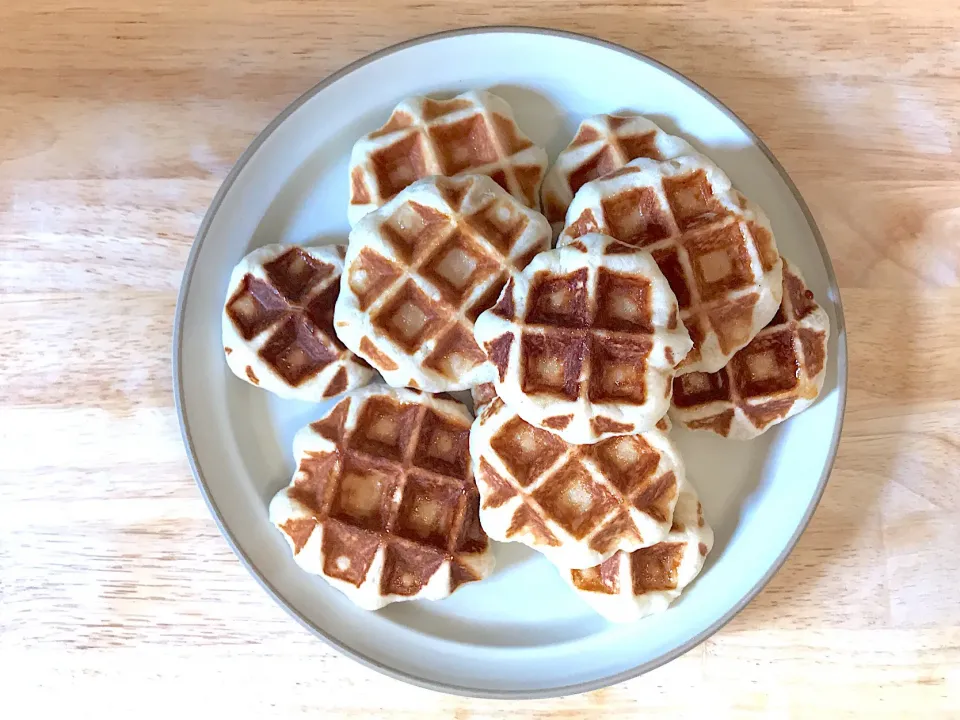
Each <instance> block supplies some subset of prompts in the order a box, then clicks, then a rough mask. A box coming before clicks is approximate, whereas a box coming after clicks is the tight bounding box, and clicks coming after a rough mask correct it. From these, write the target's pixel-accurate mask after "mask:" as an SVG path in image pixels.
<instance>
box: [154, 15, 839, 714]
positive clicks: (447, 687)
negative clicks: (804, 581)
mask: <svg viewBox="0 0 960 720" xmlns="http://www.w3.org/2000/svg"><path fill="white" fill-rule="evenodd" d="M497 33H514V34H520V35H550V36H554V37H559V38H562V39H566V40H573V41H576V42H582V43H587V44H590V45H595V46H599V47H602V48H604V49H607V50H611V51H613V52H617V53H620V54H623V55H627V56H628V57H630V58H632V59H634V60H639V61H640V62H644V63H647V64H649V65H651V66H653V67H655V68H657V69H658V70H660V71H662V72H664V73H666V74H667V75H669V76H670V77H672V78H673V79H674V80H677V81H679V82H681V83H682V84H684V85H686V86H687V87H688V88H690V89H691V90H693V91H694V92H696V93H698V94H699V95H700V96H701V97H703V98H704V99H705V100H707V101H708V102H709V103H710V104H711V105H713V106H714V107H715V108H717V109H718V110H720V111H721V112H722V113H724V114H725V115H726V116H727V117H728V118H729V119H730V120H731V121H732V122H733V123H734V124H735V125H736V126H737V127H738V128H739V129H740V130H741V131H742V132H743V133H744V134H746V135H747V136H748V137H749V138H750V139H751V140H752V141H753V142H754V143H755V144H756V146H757V147H758V148H759V149H760V150H761V151H762V152H763V154H764V155H765V156H766V157H767V159H768V160H769V161H770V163H771V164H772V165H773V167H774V169H776V171H777V172H778V174H779V175H780V177H781V179H782V180H783V182H784V183H785V184H786V185H787V188H788V189H789V190H790V192H791V194H792V195H793V197H794V199H795V200H796V202H797V204H798V206H799V207H800V210H801V211H802V212H803V215H804V218H805V219H806V221H807V224H808V226H809V228H810V231H811V233H812V234H813V237H814V239H815V240H816V243H817V249H818V250H819V251H820V256H821V259H822V261H823V264H824V268H825V270H826V273H827V281H828V290H829V291H832V292H833V294H834V307H835V314H836V323H835V325H836V328H835V329H836V333H837V389H838V392H839V401H838V405H837V416H836V426H835V430H834V434H833V438H832V439H831V443H830V449H829V451H828V461H827V464H826V465H825V467H824V470H823V473H822V474H821V476H820V479H819V480H818V482H817V488H816V490H815V492H814V494H813V496H812V497H811V501H810V504H809V505H808V507H807V508H806V510H805V511H804V514H803V517H802V518H801V520H800V522H799V524H798V525H797V528H796V530H795V532H794V534H793V535H792V536H791V537H790V540H789V541H788V542H787V544H786V546H785V547H784V550H783V551H782V552H781V553H780V555H778V556H777V558H776V560H775V561H774V562H773V564H772V565H771V566H770V568H769V569H768V570H767V572H766V573H764V575H763V577H761V578H760V580H759V581H758V582H757V583H756V584H755V585H754V586H753V587H752V588H751V589H750V590H749V591H748V592H747V593H746V594H745V595H744V596H743V597H742V598H741V599H740V600H739V601H738V602H737V603H736V604H735V605H734V606H733V607H732V608H730V609H729V610H728V611H727V612H726V613H724V614H723V616H722V617H720V618H719V619H718V620H717V621H716V622H714V623H713V624H712V625H710V626H709V627H708V628H706V629H705V630H703V631H702V632H700V633H698V634H697V635H695V636H693V637H692V638H690V639H689V640H687V641H686V642H684V643H681V644H680V645H678V646H677V647H675V648H673V649H672V650H670V651H668V652H666V653H664V654H663V655H661V656H659V657H657V658H656V659H654V660H650V661H648V662H645V663H641V664H640V665H636V666H635V667H632V668H630V669H628V670H624V671H622V672H619V673H615V674H613V675H609V676H606V677H602V678H597V679H594V680H587V681H584V682H579V683H573V684H570V685H564V686H557V687H550V688H543V689H535V690H484V689H480V688H473V687H468V686H463V685H455V684H452V683H445V682H439V681H434V680H428V679H426V678H422V677H419V676H417V675H414V674H412V673H409V672H406V671H404V670H400V669H398V668H395V667H391V666H389V665H386V664H384V663H382V662H380V661H378V660H375V659H373V658H371V657H368V656H367V655H364V654H363V653H361V652H359V651H357V650H355V649H354V648H352V647H350V646H349V645H346V644H345V643H343V642H342V641H340V640H339V639H338V638H336V637H334V636H333V635H330V634H329V633H327V632H326V631H324V630H323V629H322V628H320V627H318V626H317V625H315V624H314V623H313V622H312V621H311V620H310V619H309V618H307V617H306V616H305V615H303V614H302V613H300V612H299V611H298V610H297V609H296V608H294V607H293V606H292V605H291V604H290V603H289V602H288V601H287V600H286V598H284V596H283V595H282V594H281V593H280V591H279V590H278V589H277V588H275V587H274V586H273V585H272V584H271V583H270V582H269V581H268V580H267V579H266V577H264V576H263V574H262V573H261V572H260V570H259V569H258V568H257V567H256V565H255V564H254V563H253V562H252V561H251V560H250V558H249V557H248V556H247V555H246V553H245V552H244V551H243V549H242V548H241V547H240V546H239V544H238V542H237V539H236V537H235V536H234V534H233V532H232V531H231V530H230V528H229V527H228V526H227V524H226V522H225V520H224V518H223V516H222V514H221V513H220V509H219V508H218V507H217V504H216V502H215V501H214V499H213V498H212V497H211V494H210V490H209V488H208V487H207V482H206V480H205V478H204V476H203V472H202V471H201V469H200V467H199V464H198V462H197V455H196V451H195V448H194V444H193V438H192V435H191V433H190V428H189V423H188V421H187V418H186V415H185V414H184V398H183V378H182V372H183V364H182V362H181V351H182V349H183V319H184V310H185V307H186V302H187V296H188V295H189V291H190V286H191V284H192V279H193V271H194V269H195V267H196V264H197V258H198V256H199V253H200V248H201V246H202V245H203V242H204V240H205V239H206V236H207V234H208V232H209V229H210V225H211V224H212V223H213V220H214V218H215V217H216V215H217V213H218V212H219V210H220V206H221V205H222V204H223V201H224V199H225V198H226V196H227V194H228V193H229V192H230V190H231V188H232V187H233V185H234V183H235V182H236V180H237V178H238V177H239V175H240V173H241V172H242V171H243V170H244V168H245V167H246V166H247V164H248V163H249V162H250V160H251V159H252V158H253V156H254V155H255V154H256V152H257V151H258V150H259V149H260V147H261V146H262V145H263V144H264V143H265V142H266V140H267V139H268V138H269V137H270V136H271V135H272V134H273V133H274V132H275V131H276V130H277V128H279V127H280V125H282V124H283V123H284V122H285V121H286V120H287V119H288V118H289V117H290V116H291V115H293V113H295V112H296V111H297V110H299V109H300V107H302V106H303V105H304V104H306V103H307V102H308V101H309V100H311V99H312V98H313V97H314V96H315V95H316V94H317V93H319V92H321V91H322V90H324V89H325V88H326V87H327V86H329V85H331V84H333V83H334V82H336V81H337V80H339V79H340V78H342V77H345V76H346V75H349V74H350V73H352V72H354V71H355V70H358V69H359V68H361V67H363V66H365V65H368V64H369V63H371V62H374V61H376V60H379V59H381V58H384V57H386V56H388V55H392V54H394V53H396V52H399V51H401V50H405V49H407V48H410V47H414V46H416V45H421V44H425V43H429V42H433V41H436V40H442V39H446V38H451V37H459V36H469V35H483V34H497ZM172 351H173V352H172V364H173V396H174V404H175V406H176V411H177V420H178V422H179V425H180V434H181V438H182V440H183V444H184V449H185V450H186V453H187V460H188V461H189V463H190V469H191V470H192V472H193V476H194V480H195V481H196V483H197V487H198V488H199V490H200V494H201V496H202V497H203V500H204V502H205V503H206V505H207V508H208V509H209V511H210V513H211V515H212V516H213V518H214V521H215V522H216V524H217V527H218V528H219V530H220V534H221V535H222V536H223V538H224V539H225V540H226V541H227V544H228V545H229V546H230V549H231V550H232V551H233V553H234V554H235V555H236V556H237V558H238V559H239V560H240V563H241V564H242V565H243V566H244V567H245V568H246V570H247V572H248V573H250V575H251V576H252V577H253V578H254V579H255V580H256V581H257V582H258V583H259V585H260V586H261V587H262V588H263V590H264V591H266V593H267V594H268V595H269V596H270V597H271V598H272V599H273V600H274V602H276V603H277V604H278V605H279V606H280V607H281V608H283V609H284V610H285V611H286V612H287V614H289V615H290V616H291V617H293V618H294V619H295V620H296V621H297V622H299V623H300V624H301V625H302V626H303V627H305V628H306V629H307V630H309V631H310V632H311V633H313V634H314V635H315V636H316V637H318V638H319V639H321V640H323V641H324V642H325V643H327V644H328V645H330V646H331V647H333V648H335V649H336V650H338V651H339V652H341V653H343V654H344V655H346V656H347V657H348V658H350V659H351V660H354V661H356V662H358V663H360V664H362V665H364V666H366V667H368V668H371V669H373V670H376V671H377V672H379V673H382V674H384V675H387V676H388V677H391V678H393V679H395V680H400V681H402V682H407V683H410V684H412V685H416V686H418V687H422V688H426V689H428V690H434V691H437V692H443V693H449V694H453V695H460V696H465V697H476V698H485V699H541V698H551V697H558V696H562V695H573V694H578V693H583V692H589V691H591V690H597V689H600V688H604V687H608V686H611V685H616V684H619V683H621V682H624V681H626V680H630V679H633V678H635V677H639V676H640V675H644V674H646V673H648V672H650V671H651V670H655V669H657V668H659V667H661V666H663V665H666V664H667V663H669V662H672V661H673V660H675V659H676V658H678V657H679V656H681V655H683V654H685V653H687V652H689V651H690V650H692V649H693V648H695V647H697V646H698V645H699V644H700V643H702V642H704V641H705V640H707V639H708V638H710V637H711V636H713V635H714V634H715V633H717V632H718V631H719V630H721V629H722V628H723V627H724V626H725V625H727V623H729V622H730V621H731V620H732V619H733V618H734V617H736V616H737V615H738V614H739V613H740V612H741V611H742V610H743V609H744V608H745V607H746V606H747V605H748V604H749V603H750V602H752V601H753V599H754V598H755V597H756V596H757V595H759V594H760V592H761V591H762V590H763V589H764V588H765V587H766V586H767V584H768V583H769V582H770V581H771V580H772V579H773V577H774V576H775V575H776V574H777V573H778V572H779V571H780V569H781V568H782V567H783V565H784V563H785V562H786V560H787V558H788V557H789V555H790V554H791V553H792V552H793V550H794V548H795V547H796V545H797V542H798V541H799V540H800V536H801V535H802V534H803V532H804V531H805V530H806V528H807V526H808V525H809V523H810V520H811V519H812V517H813V514H814V512H815V511H816V509H817V507H818V505H819V504H820V500H821V498H822V497H823V493H824V491H825V490H826V486H827V482H828V480H829V478H830V475H831V474H832V472H833V467H834V464H835V462H836V458H837V449H838V446H839V443H840V436H841V432H842V430H843V421H844V415H845V411H846V403H847V374H848V373H847V370H848V367H847V337H846V323H845V320H844V312H843V304H842V301H841V297H840V286H839V284H838V282H837V276H836V273H835V271H834V269H833V263H832V261H831V259H830V254H829V252H828V251H827V247H826V243H825V242H824V240H823V235H822V234H821V232H820V228H819V227H818V226H817V223H816V220H815V219H814V217H813V214H812V213H811V212H810V208H809V207H808V206H807V203H806V202H805V201H804V199H803V196H802V195H801V194H800V191H799V190H798V189H797V186H796V184H795V183H794V182H793V180H792V179H791V178H790V175H789V174H788V173H787V171H786V169H785V168H784V167H783V165H781V164H780V161H779V160H777V158H776V157H775V156H774V154H773V153H772V152H771V151H770V149H769V148H768V147H767V145H766V143H764V142H763V140H761V139H760V137H759V136H758V135H757V134H756V133H755V132H754V131H753V130H752V129H750V127H749V126H748V125H747V124H746V123H745V122H744V121H743V120H742V119H740V117H739V116H738V115H737V114H736V113H734V112H733V110H731V109H730V108H729V107H727V106H726V105H725V104H724V103H723V102H721V101H720V100H719V99H718V98H717V97H715V96H714V95H713V94H711V93H710V92H708V91H707V90H706V89H704V88H703V87H701V86H700V85H699V84H697V83H696V82H694V81H693V80H691V79H690V78H688V77H686V76H685V75H683V74H682V73H680V72H678V71H677V70H674V69H673V68H671V67H669V66H668V65H665V64H663V63H662V62H660V61H658V60H655V59H654V58H652V57H650V56H648V55H646V54H644V53H641V52H639V51H636V50H632V49H630V48H628V47H625V46H623V45H620V44H618V43H615V42H611V41H609V40H603V39H600V38H596V37H593V36H590V35H585V34H582V33H577V32H572V31H569V30H556V29H553V28H544V27H537V26H527V25H484V26H477V27H467V28H458V29H454V30H443V31H440V32H435V33H429V34H426V35H420V36H418V37H414V38H410V39H408V40H404V41H402V42H399V43H395V44H393V45H390V46H388V47H385V48H382V49H380V50H377V51H375V52H373V53H370V54H368V55H365V56H363V57H361V58H358V59H357V60H354V61H353V62H350V63H348V64H347V65H344V66H343V67H341V68H340V69H339V70H336V71H335V72H333V73H332V74H330V75H328V76H326V77H325V78H323V79H322V80H320V81H319V82H318V83H317V84H315V85H314V86H313V87H311V88H309V89H308V90H306V91H305V92H304V93H303V94H302V95H300V96H299V97H297V98H296V99H294V100H293V101H292V102H291V103H290V104H289V105H287V106H286V107H285V108H284V109H283V110H282V111H281V112H280V113H279V114H278V115H277V116H276V117H275V118H274V119H273V120H271V121H270V123H269V124H268V125H267V126H266V127H265V128H264V129H263V130H261V131H260V133H259V134H257V136H256V137H255V138H254V139H253V141H252V142H251V143H250V145H249V146H248V147H247V149H246V150H244V152H243V153H242V154H241V155H240V157H239V158H238V159H237V161H236V162H235V163H234V165H233V167H232V168H231V169H230V171H229V173H227V175H226V177H225V178H224V180H223V182H222V183H221V185H220V187H219V189H218V190H217V193H216V195H214V197H213V200H212V201H211V203H210V206H209V208H208V209H207V211H206V213H205V214H204V217H203V220H202V221H201V223H200V227H199V228H198V230H197V234H196V236H195V237H194V241H193V244H192V246H191V248H190V254H189V255H188V257H187V263H186V266H185V267H184V271H183V276H182V278H181V281H180V288H179V291H178V293H177V306H176V313H175V316H174V324H173V347H172Z"/></svg>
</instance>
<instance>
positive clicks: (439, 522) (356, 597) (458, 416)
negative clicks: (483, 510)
mask: <svg viewBox="0 0 960 720" xmlns="http://www.w3.org/2000/svg"><path fill="white" fill-rule="evenodd" d="M470 422H471V417H470V414H469V413H468V412H467V409H466V408H465V407H464V406H463V405H461V404H460V403H458V402H456V401H454V400H447V399H441V398H438V397H433V396H429V395H424V394H421V393H417V392H415V391H412V390H396V389H392V388H388V387H386V386H384V385H371V386H368V387H366V388H363V389H361V390H357V391H355V392H352V393H349V394H348V395H346V396H345V397H344V398H343V399H342V400H340V401H339V402H338V403H337V404H336V405H335V406H334V407H333V408H332V409H331V410H330V411H329V412H328V413H327V414H326V415H325V416H324V417H323V418H321V419H320V420H318V421H316V422H315V423H313V424H311V425H308V426H307V427H305V428H303V429H302V430H301V431H300V432H299V433H297V435H296V437H295V438H294V443H293V452H294V457H295V459H296V461H297V464H298V467H297V472H296V474H295V475H294V476H293V480H292V482H291V483H290V485H289V486H288V487H287V488H284V489H283V490H282V491H280V492H279V493H278V494H277V495H276V497H275V498H274V499H273V501H272V502H271V503H270V519H271V521H272V522H273V523H274V524H275V525H276V526H277V527H278V528H279V529H280V530H281V531H282V532H283V534H284V536H285V537H286V538H287V540H288V541H289V543H290V546H291V548H292V549H293V554H294V559H295V560H296V561H297V563H298V564H299V565H300V566H301V567H302V568H303V569H304V570H306V571H307V572H310V573H315V574H317V575H322V576H323V577H324V578H326V579H327V580H328V581H329V582H330V583H331V584H332V585H333V586H334V587H336V588H337V589H339V590H341V591H343V592H344V594H346V595H347V596H348V597H349V598H350V599H351V600H353V601H354V602H356V603H357V604H358V605H360V606H361V607H364V608H367V609H371V610H372V609H376V608H379V607H383V606H384V605H386V604H388V603H391V602H397V601H401V600H414V599H419V598H426V599H439V598H443V597H446V596H447V595H449V594H450V593H452V592H453V591H454V590H456V589H457V588H458V587H460V586H461V585H462V584H464V583H467V582H473V581H475V580H480V579H482V578H484V577H486V576H487V575H488V574H489V573H490V572H491V570H492V569H493V562H494V561H493V555H492V553H491V551H490V542H489V540H488V538H487V536H486V535H485V534H484V532H483V530H482V529H481V527H480V520H479V517H478V507H479V502H480V501H479V495H478V493H477V487H476V485H475V483H474V481H473V473H472V470H471V465H470V456H469V451H468V442H469V432H470Z"/></svg>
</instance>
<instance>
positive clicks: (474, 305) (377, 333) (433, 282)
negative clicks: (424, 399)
mask: <svg viewBox="0 0 960 720" xmlns="http://www.w3.org/2000/svg"><path fill="white" fill-rule="evenodd" d="M549 246H550V226H549V225H548V223H547V221H546V219H545V218H544V217H543V216H542V215H541V214H540V213H538V212H535V211H533V210H530V209H529V208H526V207H524V206H523V205H521V204H520V203H519V202H517V201H516V200H515V199H513V198H512V197H511V196H510V195H508V194H507V193H506V192H504V191H503V190H502V189H501V188H500V187H499V186H498V185H497V184H496V183H495V182H493V180H491V179H490V178H488V177H486V176H483V175H467V176H465V177H460V178H441V177H434V178H428V179H426V180H421V181H419V182H417V183H415V184H414V185H411V186H410V187H409V188H407V189H406V190H404V191H403V192H402V193H400V194H399V195H398V196H397V197H395V198H394V199H393V200H391V201H390V202H389V203H387V204H386V205H384V206H383V207H382V208H380V209H379V210H377V211H375V212H372V213H370V214H369V215H367V216H366V217H365V218H364V219H363V220H361V221H360V223H358V224H357V226H356V227H355V228H354V229H353V232H351V233H350V245H349V248H348V250H347V258H346V270H345V274H344V278H343V282H342V288H341V291H340V298H339V300H338V301H337V306H336V313H335V315H334V326H335V327H336V330H337V334H338V335H339V336H340V339H341V340H342V341H343V342H344V344H345V345H346V346H347V347H349V348H350V349H351V350H353V351H354V352H355V353H357V354H358V355H360V356H361V357H363V358H365V359H366V360H367V361H369V362H370V364H371V365H373V366H374V367H375V368H376V369H377V370H379V371H380V372H381V374H382V375H383V377H384V378H385V379H386V381H387V382H388V383H389V384H390V385H393V386H395V387H400V386H408V387H415V388H418V389H421V390H426V391H428V392H442V391H451V390H466V389H468V388H471V387H473V386H474V385H477V384H479V383H481V382H486V381H489V380H492V376H493V369H492V367H491V366H490V365H489V363H487V358H486V354H485V353H484V352H483V350H481V349H480V347H479V346H478V345H477V343H476V340H474V337H473V324H474V321H475V320H476V318H477V316H478V315H480V313H482V312H483V311H484V310H486V309H487V308H489V307H491V306H492V305H493V304H494V303H495V302H496V300H497V297H498V296H499V295H500V291H501V290H502V289H503V287H504V285H505V284H506V283H507V280H508V279H510V278H512V277H514V276H516V275H517V274H518V273H519V272H520V271H521V270H522V269H523V268H524V267H526V265H527V264H528V263H529V262H530V260H532V259H533V257H534V256H535V255H537V254H538V253H539V252H541V251H543V250H546V249H547V248H548V247H549Z"/></svg>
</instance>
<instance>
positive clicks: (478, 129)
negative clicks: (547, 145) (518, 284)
mask: <svg viewBox="0 0 960 720" xmlns="http://www.w3.org/2000/svg"><path fill="white" fill-rule="evenodd" d="M546 169H547V153H546V151H545V150H544V149H543V148H541V147H537V146H536V145H534V144H533V142H532V141H531V140H530V139H529V138H528V137H527V136H526V135H524V134H523V133H522V132H521V131H520V128H519V127H517V124H516V122H515V121H514V119H513V110H512V109H511V108H510V106H509V105H508V104H507V102H506V101H505V100H503V99H502V98H500V97H497V96H496V95H493V94H491V93H488V92H484V91H473V92H467V93H463V94H462V95H458V96H457V97H455V98H453V99H452V100H433V99H431V98H428V97H413V98H410V99H408V100H404V101H403V102H402V103H400V104H399V105H397V107H396V108H395V109H394V111H393V113H392V114H391V115H390V119H389V120H387V122H386V124H385V125H384V126H383V127H381V128H380V129H379V130H376V131H375V132H372V133H370V134H369V135H367V136H366V137H363V138H361V139H360V140H359V141H357V143H356V145H354V147H353V153H352V155H351V157H350V204H349V206H348V208H347V216H348V218H349V220H350V225H356V224H357V222H358V221H359V220H360V218H362V217H363V216H364V215H366V214H367V213H368V212H370V211H372V210H376V209H377V208H378V207H380V206H381V205H383V204H384V203H386V202H387V201H389V200H390V199H391V198H392V197H394V196H395V195H396V194H397V193H399V192H400V191H401V190H403V189H404V188H405V187H407V186H408V185H411V184H412V183H414V182H416V181H417V180H420V179H421V178H424V177H427V176H430V175H445V176H447V177H452V176H454V175H463V174H465V173H478V174H481V175H489V176H490V177H491V178H493V179H494V180H495V181H496V182H497V184H499V185H500V186H501V187H502V188H503V189H504V190H506V191H507V192H509V193H510V194H511V195H513V196H514V197H515V198H516V199H517V200H519V201H520V202H521V203H523V204H524V205H526V206H527V207H530V208H535V209H538V210H539V208H540V183H541V181H542V180H543V174H544V173H545V172H546Z"/></svg>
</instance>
